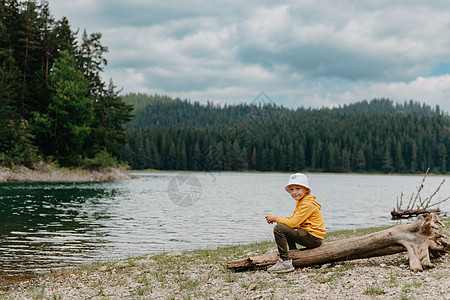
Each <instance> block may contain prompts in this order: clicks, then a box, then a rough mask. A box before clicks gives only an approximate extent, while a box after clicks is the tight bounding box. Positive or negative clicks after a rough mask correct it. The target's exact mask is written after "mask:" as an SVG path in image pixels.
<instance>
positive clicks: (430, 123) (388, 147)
mask: <svg viewBox="0 0 450 300" xmlns="http://www.w3.org/2000/svg"><path fill="white" fill-rule="evenodd" d="M124 102H125V103H127V104H130V105H133V106H134V107H135V110H134V112H133V113H134V117H133V119H132V120H131V121H130V122H129V123H127V132H128V137H127V141H126V143H125V144H124V145H123V146H122V150H121V151H120V153H121V157H120V158H121V159H122V160H124V161H127V162H128V163H129V164H130V165H131V166H132V168H134V169H163V170H204V171H240V170H255V171H290V172H294V171H320V172H344V173H345V172H384V173H392V172H394V173H423V172H424V170H426V169H427V168H428V167H430V168H431V170H432V172H437V173H446V172H447V170H448V169H449V167H450V165H449V162H448V159H447V157H448V154H449V152H448V151H449V149H450V148H449V147H450V119H449V117H448V115H447V114H446V113H444V112H442V111H441V110H440V108H439V107H438V106H437V107H435V108H432V107H430V106H427V105H424V104H420V103H417V102H414V101H412V100H411V101H408V102H405V103H404V104H394V102H393V101H391V100H389V99H373V100H372V101H370V102H368V101H361V102H358V103H355V104H351V105H345V106H344V107H339V108H333V109H329V108H322V109H311V108H297V109H288V108H283V107H280V106H277V105H275V104H273V103H253V104H240V105H230V106H227V105H222V106H221V105H215V104H213V103H207V104H203V105H202V104H200V103H198V102H191V101H189V100H181V99H171V98H170V97H167V96H159V95H153V96H149V95H144V94H129V95H126V96H124Z"/></svg>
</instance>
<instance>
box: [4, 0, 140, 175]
mask: <svg viewBox="0 0 450 300" xmlns="http://www.w3.org/2000/svg"><path fill="white" fill-rule="evenodd" d="M77 36H78V31H76V32H75V31H73V30H72V29H71V27H70V24H69V21H68V20H67V19H66V18H62V19H61V20H55V19H54V17H53V16H52V15H51V13H50V9H49V5H48V2H47V1H17V0H1V1H0V165H3V166H9V167H11V166H14V165H25V166H30V167H32V166H33V164H35V163H36V162H38V161H42V160H46V161H49V162H51V163H54V164H56V165H59V166H83V167H100V166H105V165H114V164H116V156H117V155H118V154H119V153H118V145H120V144H121V143H123V142H124V137H125V128H124V127H123V125H124V123H126V122H127V121H129V120H130V118H131V115H130V112H131V110H132V107H131V106H130V105H127V104H125V103H124V102H123V101H122V98H121V97H120V96H119V92H118V91H117V90H116V87H115V86H114V84H113V82H112V80H110V81H109V82H105V81H103V79H102V77H101V75H102V73H103V70H104V67H105V66H106V65H107V60H106V59H105V57H104V55H105V53H107V51H108V48H107V47H106V46H103V45H102V43H101V37H102V35H101V33H92V34H88V33H87V32H86V31H84V32H83V33H82V34H81V38H80V39H77Z"/></svg>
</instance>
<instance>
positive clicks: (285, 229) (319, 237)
mask: <svg viewBox="0 0 450 300" xmlns="http://www.w3.org/2000/svg"><path fill="white" fill-rule="evenodd" d="M285 190H286V191H287V192H288V193H289V194H291V197H292V198H294V199H295V200H296V201H297V204H296V206H295V209H294V213H293V215H292V216H288V217H278V216H276V215H267V216H266V217H265V218H266V221H267V223H269V224H272V223H274V222H276V223H277V225H275V227H274V229H273V233H274V236H275V242H276V243H277V247H278V252H279V254H280V259H279V260H278V262H277V263H276V264H275V265H273V266H272V267H270V268H269V269H267V271H268V272H271V273H283V272H292V271H294V266H293V264H292V260H289V259H288V246H289V250H292V249H297V247H296V243H297V244H300V245H302V246H305V247H306V248H316V247H319V246H320V245H322V241H323V238H324V236H325V233H326V230H325V225H324V220H323V215H322V212H321V211H320V208H321V205H320V203H319V202H317V201H316V197H315V196H313V195H311V189H310V187H309V184H308V178H307V177H306V176H305V175H304V174H302V173H296V174H293V175H291V176H290V178H289V181H288V183H287V185H286V186H285Z"/></svg>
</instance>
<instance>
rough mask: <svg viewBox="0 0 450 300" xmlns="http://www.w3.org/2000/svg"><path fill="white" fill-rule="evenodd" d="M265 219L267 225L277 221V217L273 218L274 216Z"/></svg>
mask: <svg viewBox="0 0 450 300" xmlns="http://www.w3.org/2000/svg"><path fill="white" fill-rule="evenodd" d="M265 218H266V222H267V223H269V224H272V223H274V222H276V221H277V216H275V215H267V216H266V217H265Z"/></svg>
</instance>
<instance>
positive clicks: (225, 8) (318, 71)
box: [50, 0, 450, 110]
mask: <svg viewBox="0 0 450 300" xmlns="http://www.w3.org/2000/svg"><path fill="white" fill-rule="evenodd" d="M50 8H51V9H52V11H53V12H54V13H55V15H56V17H61V16H63V15H66V16H67V17H68V18H69V20H70V22H71V24H73V27H74V28H86V29H87V31H88V32H97V31H99V32H102V33H103V41H104V44H105V45H107V46H108V47H109V49H110V53H108V59H109V65H108V67H107V69H106V73H107V74H106V76H111V77H113V80H114V81H115V83H116V84H117V85H118V86H120V87H123V88H124V91H125V92H153V91H155V92H163V93H167V94H169V95H174V96H180V97H181V98H186V97H190V98H193V99H194V97H197V98H198V99H200V100H201V99H208V100H217V101H226V99H231V100H230V101H232V100H233V99H249V100H251V99H253V97H254V96H255V95H257V94H258V93H259V92H260V91H265V92H266V93H267V94H269V95H272V96H273V97H274V98H279V99H280V101H284V102H285V103H286V104H287V103H290V104H289V105H291V104H293V105H294V106H295V104H297V105H317V106H322V105H325V106H333V105H339V104H343V103H348V102H352V101H353V102H354V101H358V100H362V99H371V98H375V97H395V98H396V99H394V100H398V101H404V100H409V99H414V98H415V97H416V98H420V99H414V100H417V101H426V102H427V103H430V104H431V105H435V104H440V105H441V106H442V107H446V110H450V104H446V103H447V102H448V101H446V99H447V98H446V97H447V96H448V91H447V88H446V84H447V86H448V84H450V78H448V77H446V76H445V75H443V76H439V77H426V76H427V74H430V73H431V71H432V70H433V69H434V68H436V67H437V66H438V65H439V63H442V62H444V63H445V62H450V55H449V54H448V52H449V49H450V36H448V34H447V32H448V31H449V29H450V3H448V2H446V1H434V2H430V3H429V2H424V1H418V0H417V1H365V2H356V3H355V2H354V1H339V2H336V1H331V0H328V1H281V2H280V1H278V2H273V1H270V2H269V1H265V2H262V1H256V0H254V1H253V0H251V1H247V2H242V1H234V0H233V1H226V2H215V1H201V0H196V1H175V0H169V1H144V0H132V1H117V0H112V1H106V0H89V1H88V0H80V1H76V2H74V1H68V0H58V1H56V0H51V1H50ZM431 86H432V87H434V88H430V87H431ZM413 91H414V92H413ZM280 104H283V103H280ZM442 104H443V105H442Z"/></svg>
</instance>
